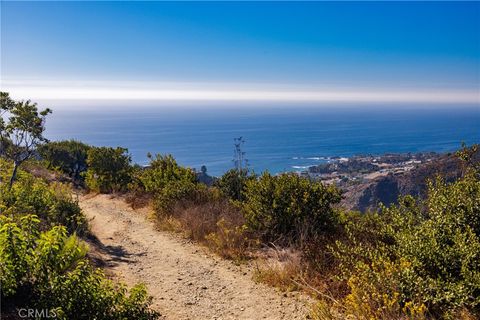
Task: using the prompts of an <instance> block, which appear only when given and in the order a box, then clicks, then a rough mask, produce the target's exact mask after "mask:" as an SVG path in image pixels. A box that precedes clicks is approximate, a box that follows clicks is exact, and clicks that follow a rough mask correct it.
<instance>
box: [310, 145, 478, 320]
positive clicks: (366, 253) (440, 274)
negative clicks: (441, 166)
mask: <svg viewBox="0 0 480 320" xmlns="http://www.w3.org/2000/svg"><path fill="white" fill-rule="evenodd" d="M467 151H468V150H465V151H464V153H463V154H465V152H467ZM478 173H479V172H478V171H476V170H474V168H473V167H470V168H469V169H468V170H467V173H466V174H465V176H464V177H462V178H461V179H459V180H458V181H456V182H454V183H451V184H447V183H445V182H444V181H443V180H442V179H441V178H438V179H437V180H436V181H433V182H430V183H429V190H428V196H427V199H425V200H419V199H414V198H413V197H410V196H407V197H405V198H403V199H401V201H400V203H399V205H397V206H392V207H390V208H383V210H382V211H381V212H380V213H367V214H365V215H350V216H348V218H347V219H345V222H344V223H345V224H344V226H345V230H346V232H347V235H348V236H347V238H346V239H343V240H338V241H337V243H336V245H335V246H334V247H333V248H332V250H333V252H334V254H335V256H336V261H338V263H339V267H338V269H336V270H334V272H335V273H337V274H338V276H339V278H340V279H341V280H342V281H344V283H346V285H347V287H348V292H349V293H348V294H347V295H346V296H343V297H341V296H340V297H341V298H342V299H343V303H338V300H337V303H336V304H334V305H333V306H332V305H328V303H327V302H326V301H324V302H323V305H322V304H321V305H320V306H319V309H318V310H317V312H319V315H320V316H319V319H332V318H338V319H343V318H344V317H346V316H348V315H354V316H355V317H357V318H361V319H403V318H409V319H424V318H445V319H459V318H464V319H469V318H470V317H471V318H474V317H475V315H477V316H478V315H479V311H480V223H479V221H480V180H479V174H478Z"/></svg>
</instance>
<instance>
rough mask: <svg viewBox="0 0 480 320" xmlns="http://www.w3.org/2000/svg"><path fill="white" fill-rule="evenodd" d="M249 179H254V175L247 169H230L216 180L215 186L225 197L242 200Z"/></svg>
mask: <svg viewBox="0 0 480 320" xmlns="http://www.w3.org/2000/svg"><path fill="white" fill-rule="evenodd" d="M250 180H255V176H254V175H253V174H250V173H249V172H248V170H237V169H231V170H228V171H227V172H226V173H225V174H224V175H223V176H221V177H220V179H218V181H216V183H215V186H217V187H218V188H219V189H220V190H221V191H222V192H223V194H224V195H225V196H226V197H228V198H230V199H232V200H236V201H243V200H244V193H245V187H246V185H247V181H250Z"/></svg>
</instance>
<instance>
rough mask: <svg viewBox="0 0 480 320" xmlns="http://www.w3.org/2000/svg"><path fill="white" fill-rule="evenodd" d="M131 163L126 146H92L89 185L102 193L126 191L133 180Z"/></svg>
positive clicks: (89, 151) (88, 157)
mask: <svg viewBox="0 0 480 320" xmlns="http://www.w3.org/2000/svg"><path fill="white" fill-rule="evenodd" d="M130 163H131V158H130V155H129V154H128V150H127V149H125V148H120V147H118V148H110V147H99V148H97V147H92V148H90V149H89V150H88V152H87V165H88V170H87V172H86V178H85V182H86V184H87V187H88V188H89V189H90V190H94V191H97V192H101V193H110V192H118V191H126V190H127V187H128V184H129V183H130V181H131V172H132V167H131V165H130Z"/></svg>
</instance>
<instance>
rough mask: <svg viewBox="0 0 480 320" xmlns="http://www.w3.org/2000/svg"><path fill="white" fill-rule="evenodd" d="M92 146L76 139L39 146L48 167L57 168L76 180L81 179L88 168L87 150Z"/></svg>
mask: <svg viewBox="0 0 480 320" xmlns="http://www.w3.org/2000/svg"><path fill="white" fill-rule="evenodd" d="M90 148H91V147H90V146H89V145H87V144H85V143H83V142H80V141H76V140H64V141H54V142H48V143H45V144H43V145H41V146H40V147H39V148H38V152H39V153H40V155H41V156H42V158H43V159H44V160H45V161H47V164H48V169H51V168H56V169H58V170H60V171H61V172H63V173H65V174H67V175H69V176H70V177H71V178H72V179H74V180H77V181H79V180H81V179H82V178H83V177H82V175H81V173H83V172H85V171H86V170H87V152H88V150H89V149H90Z"/></svg>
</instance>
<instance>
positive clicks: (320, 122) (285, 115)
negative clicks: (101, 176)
mask: <svg viewBox="0 0 480 320" xmlns="http://www.w3.org/2000/svg"><path fill="white" fill-rule="evenodd" d="M46 135H47V137H48V138H49V139H51V140H60V139H71V138H74V139H79V140H81V141H84V142H86V143H89V144H92V145H96V146H123V147H126V148H128V150H129V152H130V153H131V155H132V158H133V160H134V161H135V162H136V163H139V164H146V163H147V157H146V155H147V152H151V153H170V154H172V155H173V156H174V157H175V158H176V159H177V161H178V162H179V163H180V164H182V165H185V166H190V167H195V168H200V166H202V165H206V166H207V168H208V173H209V174H211V175H221V174H222V173H223V172H225V171H226V170H228V169H230V168H232V167H233V161H232V159H233V153H234V152H233V149H234V144H233V143H234V141H233V139H234V138H238V137H243V138H244V140H245V144H244V148H243V150H244V151H245V154H246V158H247V159H248V160H249V163H250V167H251V168H252V169H253V170H254V171H255V172H261V171H264V170H269V171H270V172H273V173H277V172H282V171H298V170H302V169H304V168H307V167H308V166H311V165H316V164H319V163H322V162H325V161H326V160H325V159H326V158H328V157H333V156H340V157H349V156H353V155H358V154H383V153H386V152H419V151H436V152H448V151H454V150H456V149H458V148H459V147H460V145H461V142H462V141H464V142H466V143H468V144H471V143H478V142H480V107H478V106H469V107H449V108H441V109H431V108H401V107H398V106H397V107H396V108H387V107H386V108H380V107H376V108H333V107H332V108H326V107H322V108H314V107H309V108H257V109H255V108H234V109H228V110H225V109H219V108H183V107H182V108H173V107H172V108H165V107H162V108H152V107H150V108H134V107H132V108H129V109H128V110H127V109H125V108H119V109H114V108H105V107H104V106H103V107H99V108H97V109H95V108H89V109H84V110H81V109H78V108H76V109H68V108H57V109H56V110H55V109H54V113H53V114H52V115H51V116H50V117H49V119H48V121H47V132H46Z"/></svg>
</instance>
